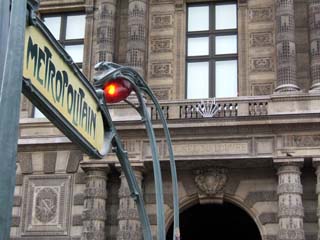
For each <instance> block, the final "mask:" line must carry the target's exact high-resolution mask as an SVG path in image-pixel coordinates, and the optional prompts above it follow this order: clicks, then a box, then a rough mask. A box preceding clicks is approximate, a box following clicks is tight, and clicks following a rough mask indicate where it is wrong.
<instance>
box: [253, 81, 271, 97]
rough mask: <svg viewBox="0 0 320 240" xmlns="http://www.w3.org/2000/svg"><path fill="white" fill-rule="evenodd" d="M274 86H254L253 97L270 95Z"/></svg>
mask: <svg viewBox="0 0 320 240" xmlns="http://www.w3.org/2000/svg"><path fill="white" fill-rule="evenodd" d="M272 86H273V85H272V84H254V85H253V86H252V95H253V96H262V95H270V94H272V92H273V87H272Z"/></svg>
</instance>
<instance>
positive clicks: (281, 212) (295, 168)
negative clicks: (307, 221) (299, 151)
mask: <svg viewBox="0 0 320 240" xmlns="http://www.w3.org/2000/svg"><path fill="white" fill-rule="evenodd" d="M274 163H275V164H276V166H277V169H278V172H277V174H278V191H277V192H278V220H279V232H278V240H304V239H305V234H304V229H303V217H304V209H303V205H302V185H301V180H300V174H301V172H300V167H301V166H302V163H303V159H276V160H274Z"/></svg>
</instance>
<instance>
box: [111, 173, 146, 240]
mask: <svg viewBox="0 0 320 240" xmlns="http://www.w3.org/2000/svg"><path fill="white" fill-rule="evenodd" d="M134 172H135V176H136V178H137V181H138V184H139V185H140V187H141V182H142V172H141V171H139V170H137V169H135V170H134ZM120 179H121V186H120V189H119V210H118V224H119V225H118V226H119V228H118V234H117V240H141V239H142V230H141V223H140V219H139V214H138V209H137V205H136V203H135V201H134V199H133V198H132V197H131V195H130V190H129V187H128V182H127V180H126V178H125V175H124V174H123V172H121V176H120Z"/></svg>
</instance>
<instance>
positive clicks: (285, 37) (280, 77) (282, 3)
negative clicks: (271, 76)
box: [275, 0, 299, 92]
mask: <svg viewBox="0 0 320 240" xmlns="http://www.w3.org/2000/svg"><path fill="white" fill-rule="evenodd" d="M293 2H294V1H293V0H275V4H276V48H277V82H276V86H277V87H276V89H275V91H276V92H290V91H298V90H299V87H298V86H297V79H296V68H297V66H296V42H295V23H294V3H293Z"/></svg>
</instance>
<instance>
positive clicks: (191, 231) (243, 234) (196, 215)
mask: <svg viewBox="0 0 320 240" xmlns="http://www.w3.org/2000/svg"><path fill="white" fill-rule="evenodd" d="M180 232H181V240H200V239H208V240H211V239H212V240H214V239H217V240H234V239H245V240H261V236H260V233H259V229H258V227H257V225H256V223H255V222H254V221H253V219H252V218H251V217H250V216H249V215H248V214H247V213H246V212H245V211H244V210H242V209H241V208H239V207H238V206H235V205H233V204H231V203H226V202H225V203H223V204H205V205H200V204H198V205H195V206H193V207H191V208H189V209H187V210H185V211H184V212H182V213H181V214H180ZM167 240H172V225H171V227H170V229H169V230H168V233H167Z"/></svg>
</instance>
